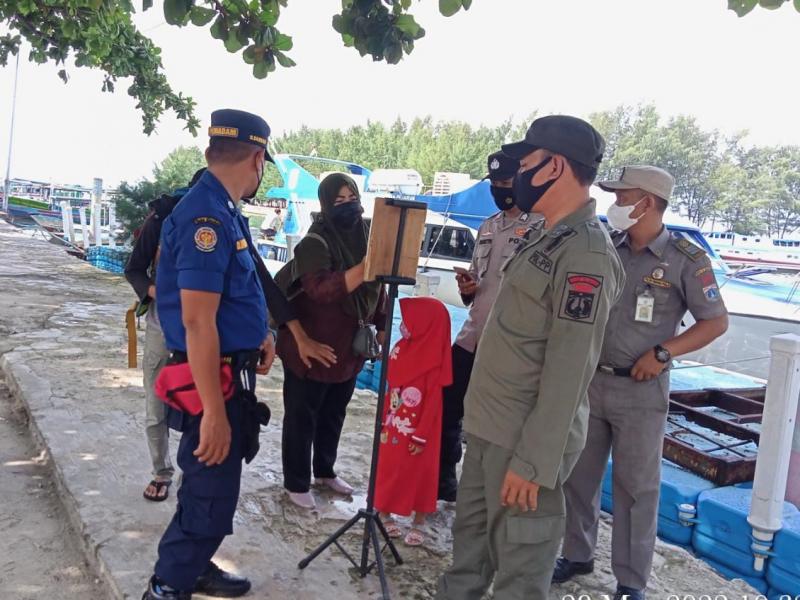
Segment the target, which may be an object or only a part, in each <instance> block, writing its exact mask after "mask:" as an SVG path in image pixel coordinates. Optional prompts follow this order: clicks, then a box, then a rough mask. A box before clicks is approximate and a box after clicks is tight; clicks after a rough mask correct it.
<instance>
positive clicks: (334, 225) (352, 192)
mask: <svg viewBox="0 0 800 600" xmlns="http://www.w3.org/2000/svg"><path fill="white" fill-rule="evenodd" d="M318 194H319V201H320V205H321V208H322V210H321V212H320V214H318V215H317V216H316V217H315V219H314V223H313V224H312V225H311V227H310V228H309V231H308V234H307V235H306V237H304V238H303V239H302V240H301V241H300V243H299V244H298V245H297V247H296V248H295V250H294V259H293V261H292V262H291V264H290V265H287V268H288V269H290V272H289V274H288V276H289V278H290V282H289V284H288V294H287V295H288V296H289V297H290V298H292V307H293V308H294V310H295V313H296V314H297V316H298V318H299V320H300V323H301V324H302V326H303V328H304V329H305V330H306V331H307V332H308V335H309V336H311V337H312V338H313V339H316V340H317V341H319V342H320V343H323V344H327V345H329V346H331V347H332V348H333V350H334V353H335V354H336V357H337V361H336V364H333V365H331V366H330V367H325V366H324V365H322V364H320V363H312V366H311V367H310V368H309V367H307V366H306V365H305V364H304V363H303V361H302V360H301V359H300V356H299V355H298V352H297V345H296V343H295V341H294V339H293V336H291V335H279V336H278V344H277V352H278V356H280V358H281V360H282V361H283V365H284V372H285V375H284V382H283V404H284V409H285V412H284V417H283V445H282V455H283V480H284V487H285V488H286V491H287V492H288V494H289V498H290V499H291V501H292V502H294V503H295V504H296V505H298V506H300V507H302V508H307V509H313V508H315V502H314V498H313V496H312V495H311V492H310V486H311V471H312V466H313V472H314V478H315V479H316V483H317V484H319V485H322V486H325V487H327V488H329V489H331V490H333V491H334V492H336V493H339V494H342V495H346V496H347V495H350V494H352V492H353V488H352V487H351V486H350V485H349V484H348V483H346V482H345V481H344V480H343V479H342V478H341V477H338V476H337V475H336V472H335V471H334V463H335V462H336V454H337V451H338V446H339V436H340V435H341V432H342V426H343V425H344V419H345V413H346V411H347V404H348V403H349V402H350V398H351V397H352V395H353V390H354V389H355V383H356V375H357V374H358V372H359V371H360V370H361V369H362V367H363V366H364V361H365V358H364V357H363V356H358V355H356V353H355V352H354V350H353V338H354V336H355V334H356V331H357V330H358V329H359V328H360V327H361V326H362V325H368V324H373V325H375V327H376V328H377V330H378V332H379V333H378V342H381V341H382V338H383V329H384V325H385V321H386V313H385V304H386V293H385V291H384V289H383V286H382V285H380V284H379V283H376V282H365V281H364V257H365V255H366V252H367V226H366V223H364V221H363V220H362V218H361V214H362V212H363V208H362V207H361V200H360V196H359V192H358V187H357V186H356V184H355V182H354V181H353V180H352V179H351V178H350V177H348V176H347V175H345V174H343V173H333V174H331V175H329V176H328V177H326V178H325V179H324V180H323V181H322V182H321V183H320V185H319V192H318ZM279 277H280V275H279ZM360 324H361V325H360ZM312 449H313V465H312Z"/></svg>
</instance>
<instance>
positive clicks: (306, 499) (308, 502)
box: [286, 490, 317, 510]
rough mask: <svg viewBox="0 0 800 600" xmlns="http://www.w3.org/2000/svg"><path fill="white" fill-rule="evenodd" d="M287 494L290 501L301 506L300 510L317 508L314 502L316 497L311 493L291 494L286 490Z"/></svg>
mask: <svg viewBox="0 0 800 600" xmlns="http://www.w3.org/2000/svg"><path fill="white" fill-rule="evenodd" d="M286 493H287V494H288V495H289V500H291V501H292V504H294V505H296V506H299V507H300V508H305V509H308V510H314V509H315V508H317V504H316V502H314V496H312V495H311V492H302V493H299V492H290V491H289V490H286Z"/></svg>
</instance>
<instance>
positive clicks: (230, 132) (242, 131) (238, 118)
mask: <svg viewBox="0 0 800 600" xmlns="http://www.w3.org/2000/svg"><path fill="white" fill-rule="evenodd" d="M269 132H270V130H269V125H267V122H266V121H265V120H264V119H262V118H261V117H259V116H258V115H254V114H253V113H249V112H245V111H243V110H235V109H233V108H222V109H220V110H215V111H214V112H213V113H211V127H209V128H208V136H209V137H210V138H212V139H213V138H227V139H229V140H237V141H239V142H245V143H247V144H253V145H255V146H258V147H259V148H263V149H264V158H266V160H268V161H270V162H272V163H274V162H275V161H274V160H272V157H271V156H270V154H269V150H267V142H268V140H269Z"/></svg>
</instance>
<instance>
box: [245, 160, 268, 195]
mask: <svg viewBox="0 0 800 600" xmlns="http://www.w3.org/2000/svg"><path fill="white" fill-rule="evenodd" d="M265 170H266V169H264V165H262V166H261V174H260V175H259V176H258V183H257V184H256V187H255V188H253V191H252V192H250V193H249V194H247V195H246V196H242V200H244V201H245V202H250V201H251V200H252V199H253V198H255V197H256V194H257V193H258V190H259V188H260V187H261V180H262V179H264V171H265Z"/></svg>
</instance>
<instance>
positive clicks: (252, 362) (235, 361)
mask: <svg viewBox="0 0 800 600" xmlns="http://www.w3.org/2000/svg"><path fill="white" fill-rule="evenodd" d="M260 357H261V351H260V350H239V351H236V352H228V353H226V354H223V355H221V356H220V357H219V360H220V362H221V363H225V364H228V365H231V366H232V367H236V366H238V367H239V368H240V369H244V368H247V367H251V366H252V367H255V366H256V365H257V364H258V359H259V358H260ZM185 362H189V355H188V354H186V352H183V351H181V350H175V351H173V352H172V353H171V354H170V355H169V358H168V359H167V364H168V365H177V364H180V363H185Z"/></svg>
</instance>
